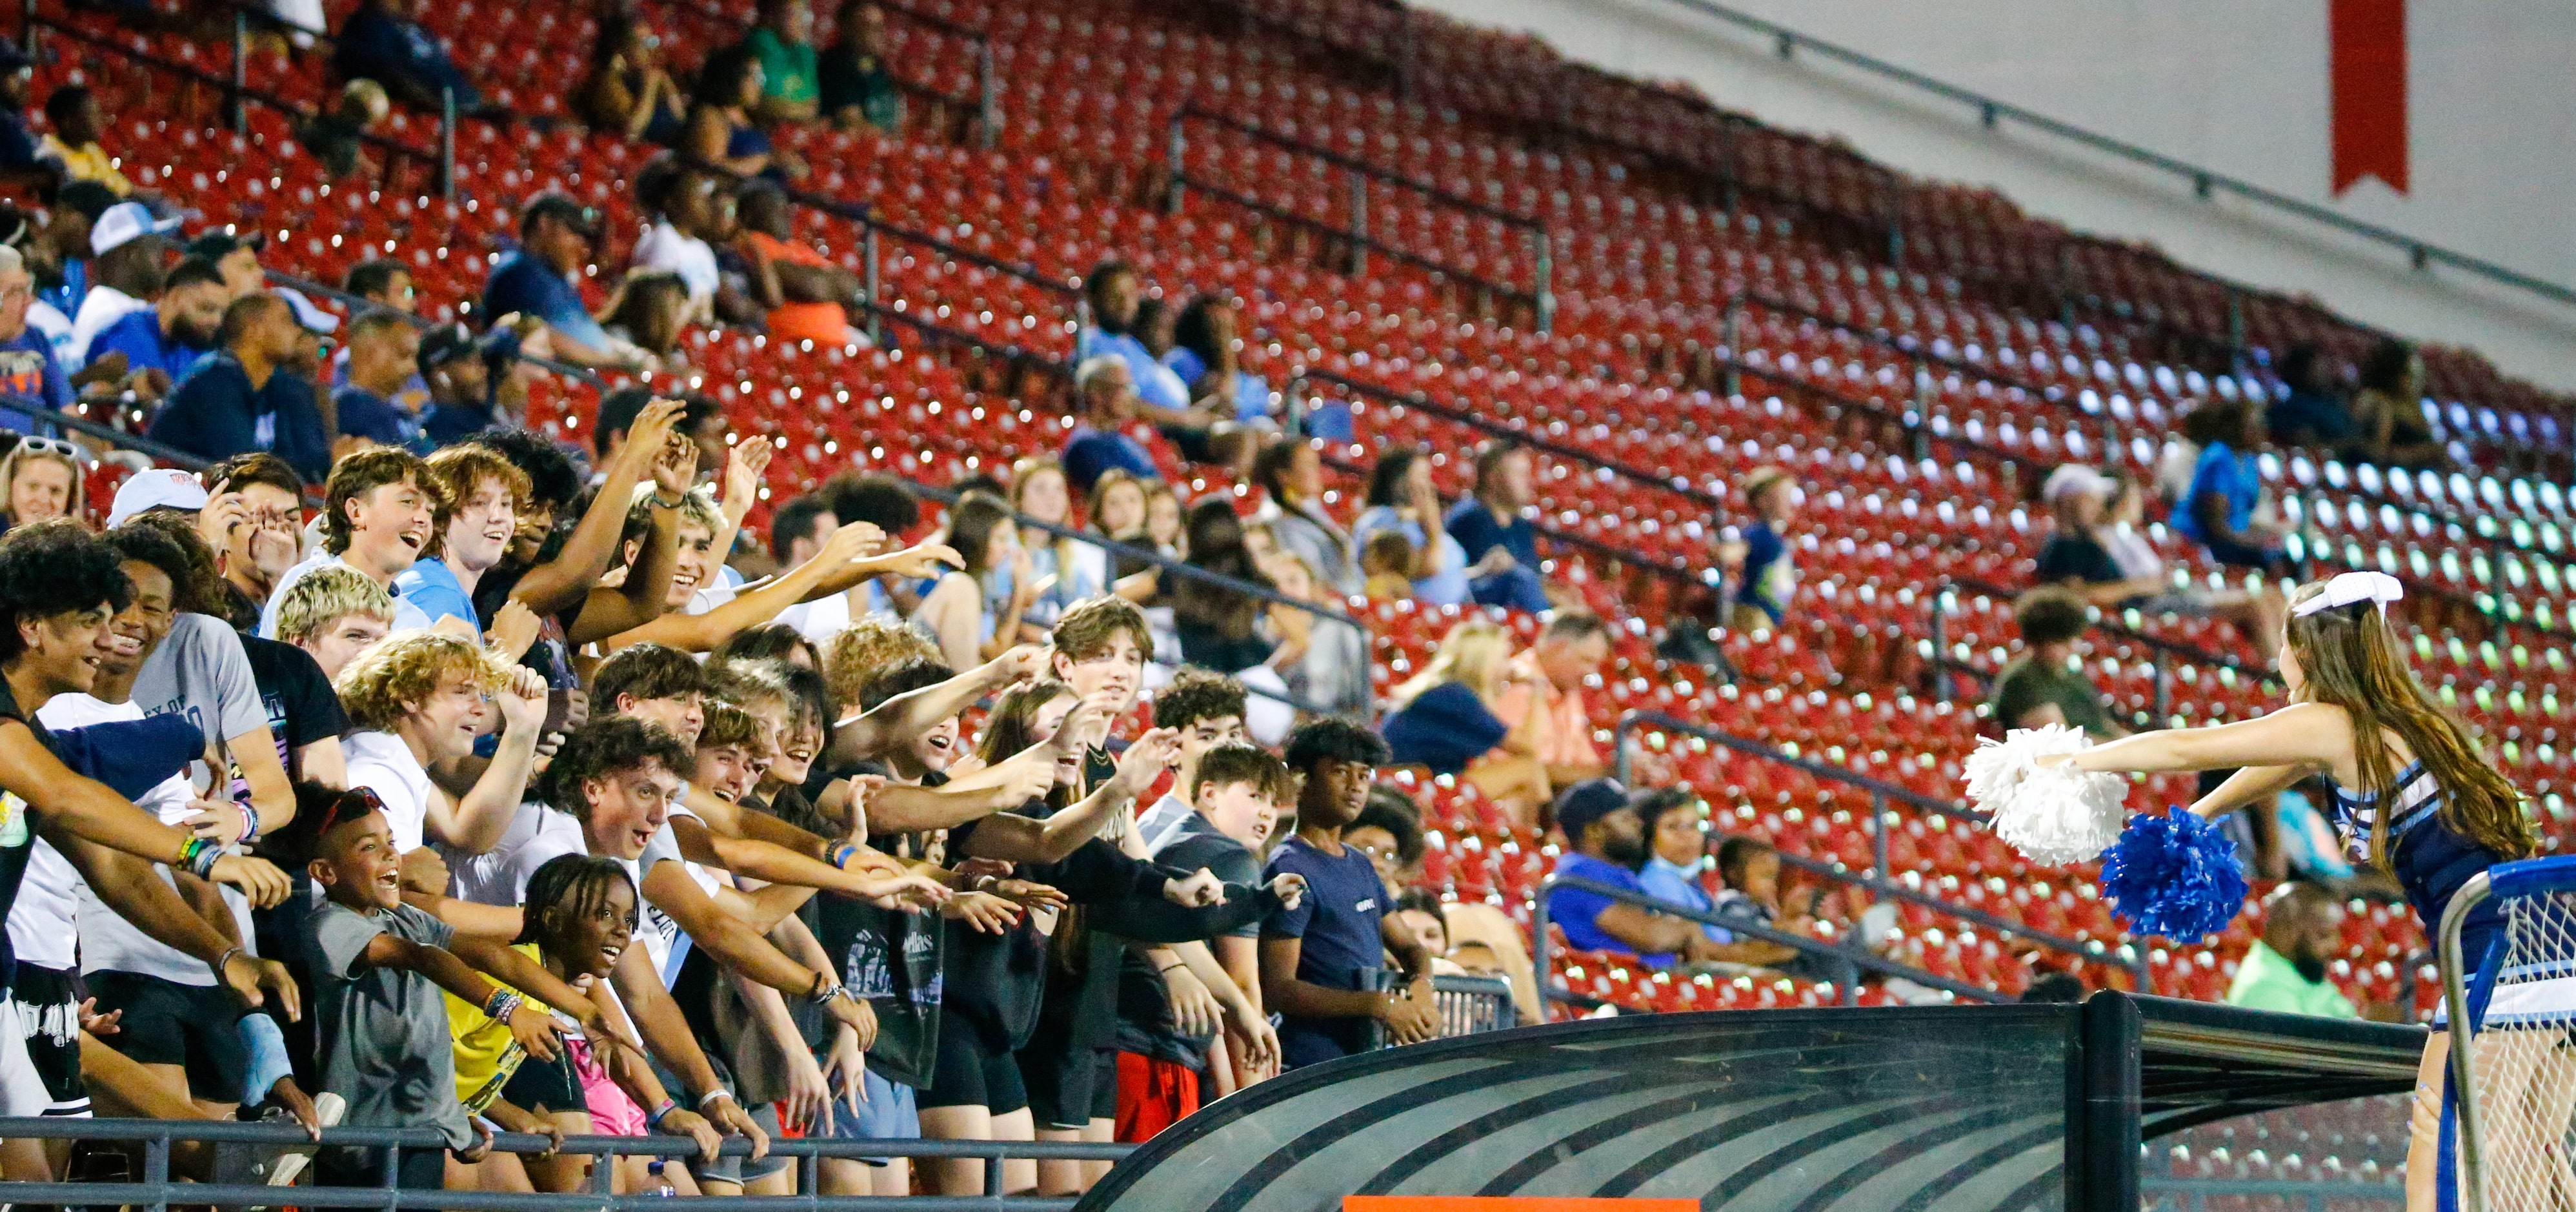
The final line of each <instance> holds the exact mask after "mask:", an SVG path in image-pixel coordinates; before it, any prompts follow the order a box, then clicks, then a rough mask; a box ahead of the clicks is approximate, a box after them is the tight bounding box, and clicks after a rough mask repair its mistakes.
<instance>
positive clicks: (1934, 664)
mask: <svg viewBox="0 0 2576 1212" xmlns="http://www.w3.org/2000/svg"><path fill="white" fill-rule="evenodd" d="M1949 621H1950V591H1949V590H1948V589H1946V588H1944V589H1941V590H1937V591H1935V592H1934V593H1933V594H1932V626H1931V628H1930V631H1931V641H1932V659H1931V660H1929V661H1926V662H1924V665H1925V667H1926V668H1927V669H1928V670H1929V671H1930V672H1931V675H1932V701H1933V702H1936V703H1946V702H1949V701H1950V671H1949V668H1948V666H1947V664H1946V662H1948V661H1949V659H1950V641H1949V635H1948V633H1949V630H1950V628H1949Z"/></svg>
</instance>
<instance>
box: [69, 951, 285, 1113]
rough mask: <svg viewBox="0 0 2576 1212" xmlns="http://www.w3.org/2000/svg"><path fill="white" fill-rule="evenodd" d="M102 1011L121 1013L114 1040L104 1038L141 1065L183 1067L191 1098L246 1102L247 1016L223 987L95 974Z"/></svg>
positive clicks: (92, 986)
mask: <svg viewBox="0 0 2576 1212" xmlns="http://www.w3.org/2000/svg"><path fill="white" fill-rule="evenodd" d="M89 991H90V994H91V995H92V996H94V997H96V998H97V999H98V1012H99V1013H101V1014H105V1013H107V1012H108V1011H110V1010H122V1011H124V1012H125V1017H123V1018H121V1019H118V1020H117V1024H116V1025H117V1030H116V1033H115V1034H113V1035H108V1036H103V1037H101V1038H102V1040H103V1041H104V1042H106V1043H107V1044H108V1045H109V1046H111V1047H113V1048H115V1049H116V1050H117V1051H119V1052H122V1053H124V1054H125V1055H126V1056H127V1057H128V1058H130V1059H132V1060H133V1061H134V1062H135V1063H137V1064H143V1065H179V1066H182V1067H184V1068H185V1069H186V1070H187V1074H188V1093H189V1094H191V1095H193V1096H195V1097H197V1098H201V1099H204V1100H206V1101H207V1102H215V1103H230V1102H239V1101H241V1084H242V1080H243V1078H244V1077H245V1076H247V1074H248V1072H249V1068H250V1064H249V1060H250V1058H249V1055H248V1053H247V1052H246V1051H245V1050H244V1049H243V1048H242V1042H241V1031H240V1029H239V1028H238V1027H236V1026H235V1025H234V1024H236V1023H238V1022H240V1021H241V1017H242V1015H243V1014H244V1013H246V1012H245V1011H244V1010H243V1009H242V1005H241V1003H240V1002H237V1001H235V1000H233V995H232V991H231V990H229V989H226V988H224V987H222V986H220V985H182V984H180V983H179V982H177V981H171V980H163V979H162V978H160V977H157V976H145V975H143V974H141V973H138V972H93V973H91V974H90V975H89Z"/></svg>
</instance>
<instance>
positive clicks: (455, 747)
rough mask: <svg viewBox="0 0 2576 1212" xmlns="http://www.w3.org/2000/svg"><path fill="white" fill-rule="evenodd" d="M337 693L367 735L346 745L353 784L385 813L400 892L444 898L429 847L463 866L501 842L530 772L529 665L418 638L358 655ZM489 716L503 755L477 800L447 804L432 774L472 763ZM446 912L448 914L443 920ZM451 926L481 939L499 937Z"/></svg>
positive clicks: (533, 681) (533, 683) (443, 873)
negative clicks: (458, 858) (464, 859)
mask: <svg viewBox="0 0 2576 1212" xmlns="http://www.w3.org/2000/svg"><path fill="white" fill-rule="evenodd" d="M338 686H339V689H340V702H341V705H342V706H343V707H344V708H346V709H347V710H348V713H349V719H350V721H351V722H352V723H354V724H356V725H357V726H358V727H359V728H361V729H364V730H365V731H360V732H355V733H351V734H350V735H349V736H348V737H347V738H346V739H344V740H343V741H342V746H343V748H344V749H345V750H346V752H347V754H348V764H349V785H350V786H352V787H365V788H367V789H369V790H371V791H374V792H375V793H376V796H377V798H378V799H380V800H382V801H383V802H384V805H385V819H386V823H387V825H388V826H389V827H390V828H391V830H392V833H393V838H394V847H395V849H396V850H397V851H399V852H400V853H401V854H402V856H403V884H404V887H405V888H406V889H408V890H410V891H412V892H415V893H419V894H422V895H425V896H434V897H444V896H445V895H446V893H447V889H448V871H447V864H446V862H445V860H444V859H443V858H442V857H441V856H440V854H439V853H438V852H437V851H436V850H432V849H429V848H428V846H427V843H429V842H437V843H439V844H440V845H441V846H444V847H448V848H449V849H450V850H451V851H453V852H461V853H464V854H469V855H470V854H480V853H482V852H484V851H486V850H489V849H491V848H492V847H493V846H494V845H496V844H498V843H499V842H500V841H501V840H502V837H503V835H504V834H505V833H506V832H507V831H508V830H509V828H510V824H511V822H512V820H513V819H515V818H516V817H517V816H518V811H519V799H520V796H521V794H522V793H524V792H525V791H526V790H527V786H528V776H529V774H530V773H531V771H532V770H533V769H534V766H535V760H536V750H537V740H538V736H537V734H538V731H539V729H541V728H542V727H544V725H545V718H546V684H545V679H544V677H543V676H542V675H540V674H538V673H537V672H536V671H535V670H532V669H529V668H526V667H525V666H519V665H508V666H505V665H502V664H501V663H500V662H498V661H496V660H494V659H493V658H492V657H491V655H490V654H488V653H486V652H484V651H483V650H482V649H480V648H477V647H475V646H474V645H472V644H470V643H467V642H466V641H464V640H461V639H458V638H456V637H454V636H450V635H444V634H440V633H438V632H429V631H413V632H404V633H402V634H399V635H396V636H393V637H391V638H389V639H386V640H384V641H383V642H381V643H379V644H377V645H375V646H374V647H372V648H369V649H368V650H366V651H365V652H363V653H361V654H359V655H358V657H357V658H356V659H355V660H352V661H350V662H349V664H348V666H347V667H346V668H344V669H342V670H341V671H340V676H339V679H338ZM495 706H497V707H498V709H499V714H500V717H501V737H500V744H499V745H498V747H497V748H495V749H494V750H493V753H492V757H491V760H490V762H489V764H487V765H486V766H485V767H484V768H483V773H482V775H481V777H479V778H477V779H476V780H475V782H474V785H473V788H472V790H470V791H468V792H466V793H465V794H464V795H463V796H461V797H451V796H450V795H449V794H448V793H447V791H446V790H445V789H443V788H441V787H440V786H439V785H438V783H437V781H436V780H435V779H433V778H432V777H431V775H430V772H431V771H432V770H436V769H440V768H443V767H447V766H450V765H453V764H455V763H459V762H461V761H463V760H464V759H466V758H467V757H469V756H471V755H472V754H473V752H474V741H475V738H476V736H477V735H478V734H479V733H481V732H482V731H483V730H484V724H485V722H486V720H487V717H488V714H489V712H490V710H491V708H492V707H495ZM452 910H453V906H452V905H443V906H441V908H440V909H439V912H441V913H442V914H447V913H450V912H451V911H452ZM457 912H461V911H457ZM466 916H467V917H468V918H470V917H472V916H473V915H470V914H467V915H466ZM450 924H451V925H455V926H458V927H459V928H463V929H467V930H470V931H473V932H476V933H481V932H483V931H485V930H492V931H498V930H500V929H501V928H502V926H503V923H500V922H498V921H488V922H487V921H474V920H459V921H455V922H451V923H450Z"/></svg>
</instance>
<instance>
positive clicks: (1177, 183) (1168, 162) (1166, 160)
mask: <svg viewBox="0 0 2576 1212" xmlns="http://www.w3.org/2000/svg"><path fill="white" fill-rule="evenodd" d="M1189 116H1190V114H1189V111H1188V110H1186V109H1183V110H1180V111H1177V112H1175V113H1174V114H1173V115H1172V130H1171V133H1170V134H1169V135H1168V136H1166V137H1165V139H1164V141H1163V175H1164V176H1165V177H1166V178H1168V180H1167V182H1166V183H1165V185H1164V187H1163V188H1164V190H1165V196H1164V198H1163V209H1164V210H1165V211H1167V212H1169V213H1171V214H1175V215H1177V214H1179V213H1181V190H1182V187H1183V183H1184V182H1186V181H1187V180H1188V178H1187V177H1185V176H1183V175H1182V174H1181V156H1182V153H1184V152H1186V151H1188V150H1189V140H1188V139H1186V138H1184V137H1183V136H1182V134H1181V123H1182V121H1184V120H1185V119H1187V118H1188V117H1189Z"/></svg>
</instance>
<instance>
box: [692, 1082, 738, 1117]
mask: <svg viewBox="0 0 2576 1212" xmlns="http://www.w3.org/2000/svg"><path fill="white" fill-rule="evenodd" d="M732 1097H733V1091H731V1090H727V1089H725V1088H724V1087H722V1086H718V1087H716V1088H715V1089H713V1090H709V1091H707V1092H706V1093H704V1094H701V1095H699V1096H698V1110H700V1111H704V1110H706V1109H707V1104H708V1103H711V1102H714V1101H716V1100H717V1099H720V1098H732Z"/></svg>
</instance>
